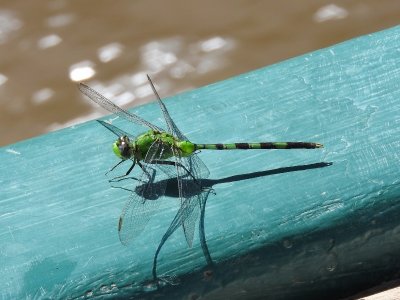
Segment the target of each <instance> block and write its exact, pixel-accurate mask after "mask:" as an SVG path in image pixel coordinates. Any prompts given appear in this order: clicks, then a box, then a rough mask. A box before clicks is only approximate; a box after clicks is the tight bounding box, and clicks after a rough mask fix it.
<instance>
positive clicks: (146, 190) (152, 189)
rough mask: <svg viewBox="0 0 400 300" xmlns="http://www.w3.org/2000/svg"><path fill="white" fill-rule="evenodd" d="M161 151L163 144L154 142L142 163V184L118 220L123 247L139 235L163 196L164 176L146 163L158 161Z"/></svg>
mask: <svg viewBox="0 0 400 300" xmlns="http://www.w3.org/2000/svg"><path fill="white" fill-rule="evenodd" d="M163 151H164V149H163V144H162V143H160V142H157V141H156V142H154V143H153V144H152V145H151V146H150V148H149V151H148V152H147V155H146V157H145V161H144V162H143V163H142V166H143V172H142V174H141V176H140V179H139V182H142V183H143V184H141V185H140V186H138V187H136V190H135V192H132V194H131V195H130V197H129V200H128V202H127V203H126V205H125V207H124V208H123V210H122V213H121V216H120V218H119V223H118V235H119V239H120V241H121V243H122V244H123V245H128V244H129V243H130V242H131V241H132V240H133V239H135V238H136V237H137V236H138V235H140V233H141V232H142V231H143V230H144V228H145V227H146V225H147V223H148V222H149V220H150V218H151V217H152V216H153V214H154V213H155V212H156V210H157V209H158V207H159V205H160V201H159V200H160V199H159V198H160V197H162V196H163V195H164V193H165V188H166V184H167V181H166V180H165V179H166V174H165V173H163V172H157V170H156V169H155V168H154V165H151V164H147V163H146V161H149V162H151V161H153V160H157V159H160V157H161V155H162V153H163Z"/></svg>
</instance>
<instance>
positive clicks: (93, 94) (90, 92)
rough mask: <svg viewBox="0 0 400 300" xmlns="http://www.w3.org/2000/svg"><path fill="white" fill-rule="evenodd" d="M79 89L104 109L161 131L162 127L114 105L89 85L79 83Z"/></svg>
mask: <svg viewBox="0 0 400 300" xmlns="http://www.w3.org/2000/svg"><path fill="white" fill-rule="evenodd" d="M79 90H80V91H81V92H82V93H83V94H85V95H86V96H88V97H89V98H90V99H91V100H92V101H93V102H95V103H97V104H98V105H100V106H101V107H103V108H104V109H106V110H108V111H109V112H111V113H113V114H116V115H117V116H119V117H121V118H124V119H125V120H128V121H130V122H133V123H136V124H138V125H143V126H147V127H149V128H151V129H153V130H156V131H162V129H160V128H158V127H157V126H155V125H153V124H151V123H150V122H147V121H146V120H144V119H142V118H141V117H139V116H137V115H135V114H133V113H130V112H129V111H127V110H125V109H122V108H121V107H119V106H117V105H115V104H114V103H113V102H111V101H110V100H109V99H107V98H106V97H104V96H103V95H101V94H100V93H98V92H97V91H95V90H94V89H92V88H91V87H89V86H87V85H86V84H84V83H79Z"/></svg>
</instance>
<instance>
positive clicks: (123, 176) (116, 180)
mask: <svg viewBox="0 0 400 300" xmlns="http://www.w3.org/2000/svg"><path fill="white" fill-rule="evenodd" d="M124 161H125V160H121V161H120V162H119V163H117V164H116V165H115V166H114V167H112V168H111V170H110V171H108V172H107V173H106V174H108V173H110V172H111V171H112V170H114V169H115V168H116V167H117V166H119V165H120V164H121V163H123V162H124ZM135 163H136V161H135V160H134V161H133V163H132V166H131V167H130V168H129V169H128V171H126V173H125V174H124V175H120V176H117V177H114V178H113V179H110V180H109V181H108V182H118V181H121V180H124V179H128V178H126V176H128V175H129V173H131V172H132V170H133V167H134V166H135ZM130 178H132V179H136V178H135V177H130ZM136 180H138V179H136Z"/></svg>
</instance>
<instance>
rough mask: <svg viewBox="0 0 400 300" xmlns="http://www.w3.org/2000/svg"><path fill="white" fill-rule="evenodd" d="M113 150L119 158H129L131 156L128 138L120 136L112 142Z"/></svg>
mask: <svg viewBox="0 0 400 300" xmlns="http://www.w3.org/2000/svg"><path fill="white" fill-rule="evenodd" d="M113 151H114V153H115V155H117V156H118V157H119V158H121V159H129V158H130V157H131V146H130V140H129V138H128V137H127V136H121V137H120V138H119V139H118V140H117V141H116V142H115V143H114V144H113Z"/></svg>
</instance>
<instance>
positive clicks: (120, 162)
mask: <svg viewBox="0 0 400 300" xmlns="http://www.w3.org/2000/svg"><path fill="white" fill-rule="evenodd" d="M124 161H125V160H121V161H119V162H118V163H117V164H116V165H115V166H113V167H112V168H111V169H110V170H108V171H107V173H106V174H105V175H108V173H110V172H112V171H113V170H114V169H115V168H116V167H118V166H119V165H120V164H122V163H123V162H124Z"/></svg>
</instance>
